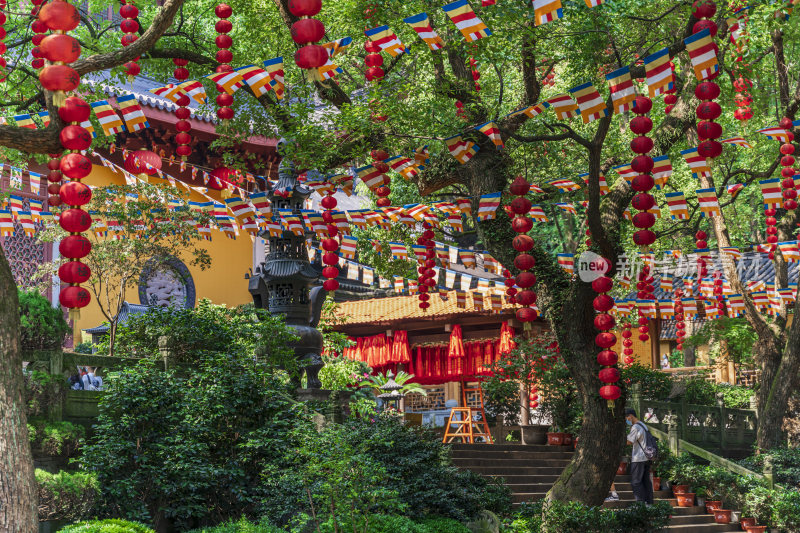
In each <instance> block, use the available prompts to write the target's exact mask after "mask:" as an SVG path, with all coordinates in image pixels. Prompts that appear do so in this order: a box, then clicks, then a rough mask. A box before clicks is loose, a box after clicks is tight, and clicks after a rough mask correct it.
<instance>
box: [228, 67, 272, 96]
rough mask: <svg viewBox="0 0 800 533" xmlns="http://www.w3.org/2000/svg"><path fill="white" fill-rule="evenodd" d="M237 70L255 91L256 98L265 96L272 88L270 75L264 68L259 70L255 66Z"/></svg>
mask: <svg viewBox="0 0 800 533" xmlns="http://www.w3.org/2000/svg"><path fill="white" fill-rule="evenodd" d="M235 70H236V72H238V73H239V74H240V75H241V76H242V79H243V80H244V82H245V83H246V84H247V86H248V87H250V90H251V91H253V94H254V95H255V96H256V98H258V97H260V96H264V95H265V94H267V93H268V92H269V90H270V89H271V88H272V86H271V85H270V77H269V74H268V73H267V71H266V70H264V69H262V68H258V67H257V66H255V65H245V66H243V67H239V68H237V69H235Z"/></svg>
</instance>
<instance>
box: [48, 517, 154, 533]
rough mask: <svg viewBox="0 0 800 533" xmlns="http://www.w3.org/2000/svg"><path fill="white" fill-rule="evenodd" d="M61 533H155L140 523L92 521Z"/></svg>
mask: <svg viewBox="0 0 800 533" xmlns="http://www.w3.org/2000/svg"><path fill="white" fill-rule="evenodd" d="M59 533H155V532H154V531H153V530H152V529H150V528H149V527H147V526H145V525H144V524H140V523H138V522H129V521H127V520H118V519H109V520H90V521H89V522H81V523H80V524H74V525H71V526H67V527H65V528H62V529H60V530H59Z"/></svg>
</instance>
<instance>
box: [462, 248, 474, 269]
mask: <svg viewBox="0 0 800 533" xmlns="http://www.w3.org/2000/svg"><path fill="white" fill-rule="evenodd" d="M458 257H460V258H461V263H462V264H463V265H464V266H465V267H466V268H475V266H476V265H477V263H476V261H475V252H473V251H472V250H461V249H459V250H458Z"/></svg>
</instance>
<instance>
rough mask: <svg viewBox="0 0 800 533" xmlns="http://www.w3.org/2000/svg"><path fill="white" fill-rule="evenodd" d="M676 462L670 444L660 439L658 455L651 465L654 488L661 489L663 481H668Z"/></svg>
mask: <svg viewBox="0 0 800 533" xmlns="http://www.w3.org/2000/svg"><path fill="white" fill-rule="evenodd" d="M674 464H675V456H674V455H672V452H671V451H670V449H669V445H668V444H667V443H666V442H664V441H663V440H660V441H658V457H657V458H656V460H655V461H653V464H652V465H651V467H650V470H651V472H652V473H653V490H654V491H656V490H661V482H662V481H668V480H669V476H670V471H671V470H672V467H673V465H674Z"/></svg>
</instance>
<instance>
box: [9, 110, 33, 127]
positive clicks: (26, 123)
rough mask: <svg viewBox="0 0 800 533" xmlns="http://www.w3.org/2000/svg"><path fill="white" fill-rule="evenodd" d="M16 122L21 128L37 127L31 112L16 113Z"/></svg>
mask: <svg viewBox="0 0 800 533" xmlns="http://www.w3.org/2000/svg"><path fill="white" fill-rule="evenodd" d="M14 122H16V123H17V126H18V127H20V128H27V129H29V130H35V129H36V123H35V122H34V121H33V118H31V116H30V115H29V114H27V113H26V114H22V115H14Z"/></svg>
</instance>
